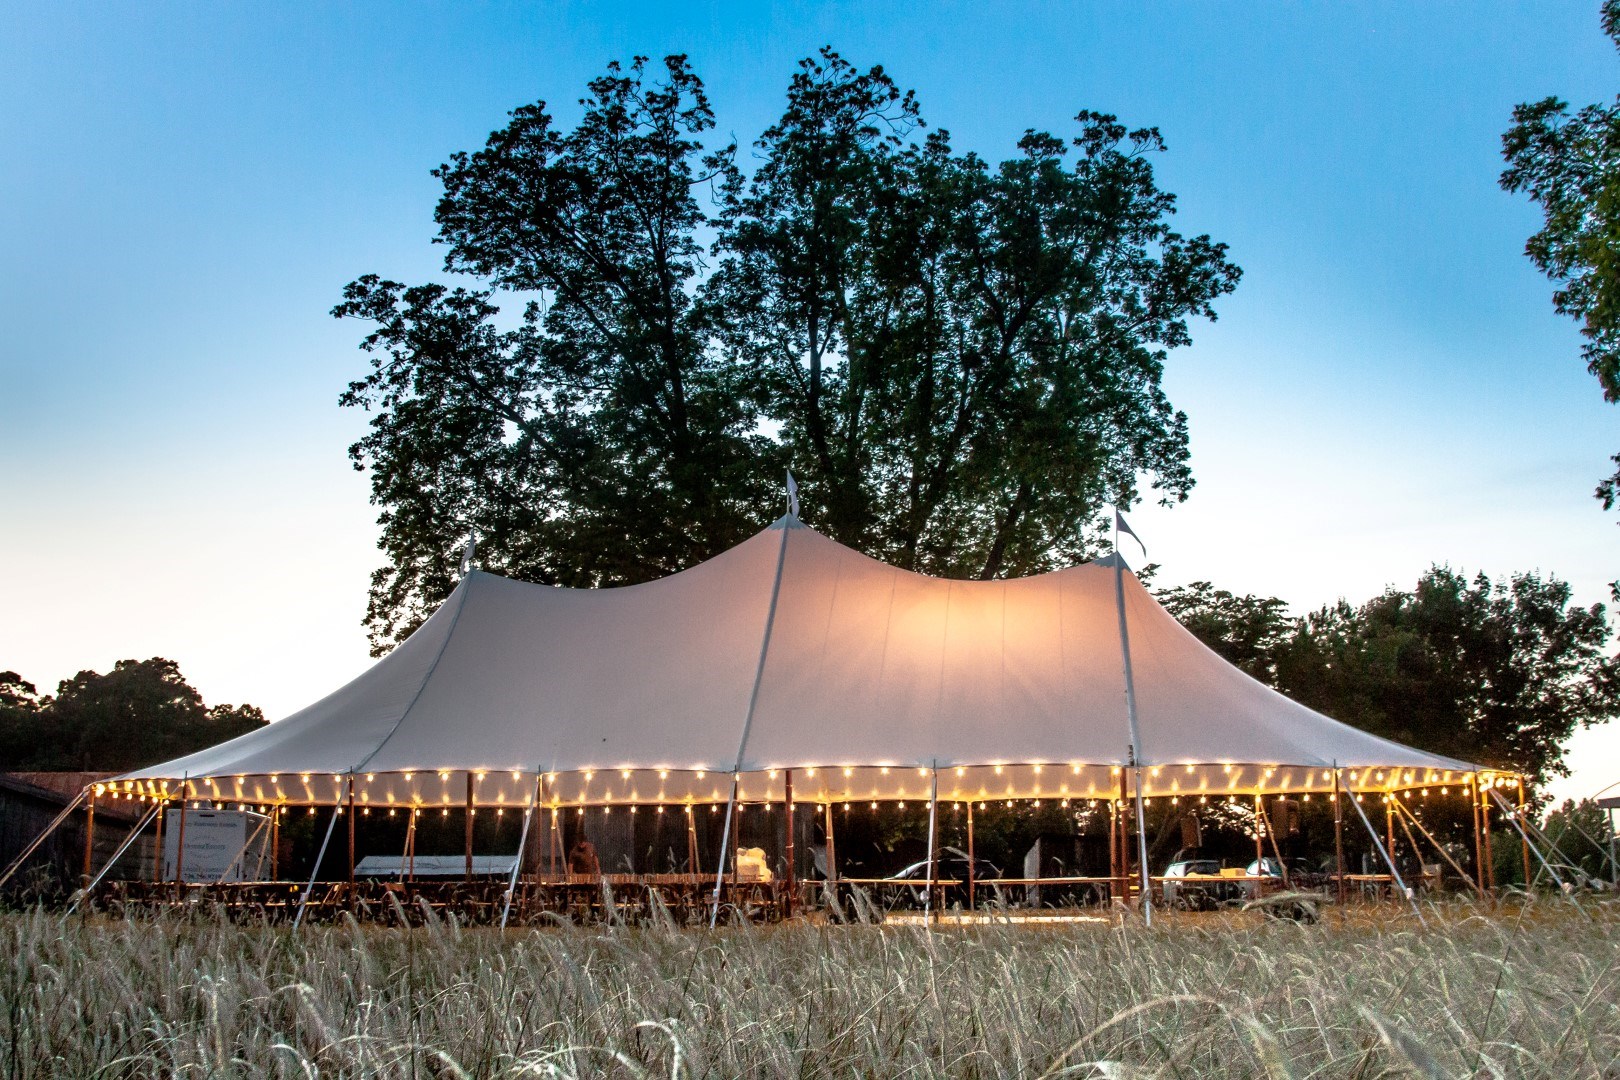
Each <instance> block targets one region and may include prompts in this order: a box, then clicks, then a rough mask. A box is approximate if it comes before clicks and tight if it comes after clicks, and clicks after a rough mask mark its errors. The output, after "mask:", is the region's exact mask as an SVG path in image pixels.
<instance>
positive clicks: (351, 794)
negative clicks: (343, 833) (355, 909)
mask: <svg viewBox="0 0 1620 1080" xmlns="http://www.w3.org/2000/svg"><path fill="white" fill-rule="evenodd" d="M348 814H349V873H348V877H347V879H346V880H347V881H348V884H349V903H350V904H351V905H352V904H353V903H354V784H353V782H352V781H351V782H350V784H349V810H348Z"/></svg>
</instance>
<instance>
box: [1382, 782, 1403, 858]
mask: <svg viewBox="0 0 1620 1080" xmlns="http://www.w3.org/2000/svg"><path fill="white" fill-rule="evenodd" d="M1398 798H1400V796H1399V795H1397V794H1395V792H1394V790H1390V791H1386V792H1385V793H1384V842H1385V844H1386V846H1387V848H1388V850H1389V857H1390V858H1391V859H1393V858H1395V852H1396V848H1395V807H1393V806H1391V805H1390V802H1391V800H1393V799H1398Z"/></svg>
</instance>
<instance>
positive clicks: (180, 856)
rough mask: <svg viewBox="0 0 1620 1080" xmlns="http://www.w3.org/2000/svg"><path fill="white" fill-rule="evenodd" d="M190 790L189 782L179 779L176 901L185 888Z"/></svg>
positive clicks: (175, 870) (175, 846) (175, 868)
mask: <svg viewBox="0 0 1620 1080" xmlns="http://www.w3.org/2000/svg"><path fill="white" fill-rule="evenodd" d="M190 789H191V782H190V781H189V780H186V779H181V781H180V828H179V829H178V830H177V831H176V832H175V834H174V891H175V898H176V899H179V898H180V897H181V896H182V895H183V894H184V892H185V888H186V886H185V881H186V878H185V871H186V796H187V795H188V794H189V793H190Z"/></svg>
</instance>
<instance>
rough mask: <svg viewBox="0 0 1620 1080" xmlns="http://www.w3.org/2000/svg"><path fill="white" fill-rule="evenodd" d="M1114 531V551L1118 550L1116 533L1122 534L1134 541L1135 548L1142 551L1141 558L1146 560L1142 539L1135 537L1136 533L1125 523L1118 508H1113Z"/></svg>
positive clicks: (1123, 516)
mask: <svg viewBox="0 0 1620 1080" xmlns="http://www.w3.org/2000/svg"><path fill="white" fill-rule="evenodd" d="M1114 529H1115V531H1116V536H1115V538H1114V550H1116V551H1117V550H1119V537H1118V535H1117V533H1124V534H1125V535H1126V536H1129V537H1130V538H1131V539H1132V540H1135V541H1136V546H1137V547H1139V548H1141V549H1142V558H1144V559H1145V558H1147V545H1146V544H1144V543H1142V538H1141V537H1140V536H1137V535H1136V531H1135V530H1134V529H1132V528H1131V527H1130V526H1129V525H1127V524H1126V523H1125V515H1124V514H1122V513H1120V512H1119V508H1118V507H1115V508H1114Z"/></svg>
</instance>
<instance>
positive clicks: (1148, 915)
mask: <svg viewBox="0 0 1620 1080" xmlns="http://www.w3.org/2000/svg"><path fill="white" fill-rule="evenodd" d="M1122 523H1123V519H1122V518H1121V517H1120V515H1119V511H1118V510H1117V509H1116V510H1115V511H1114V604H1115V607H1116V609H1117V610H1118V613H1119V651H1120V655H1121V657H1122V658H1123V659H1124V665H1125V715H1126V718H1127V720H1128V721H1129V722H1130V732H1131V742H1130V746H1129V748H1128V750H1127V755H1126V756H1127V759H1128V761H1129V763H1130V766H1131V770H1132V771H1133V772H1134V773H1135V775H1136V845H1137V858H1138V859H1140V860H1141V864H1142V867H1141V869H1142V915H1143V917H1144V918H1145V919H1146V920H1147V924H1148V925H1149V926H1152V925H1153V885H1152V883H1151V880H1150V877H1149V875H1150V874H1151V870H1150V869H1149V867H1148V850H1147V813H1146V811H1145V810H1144V809H1143V807H1142V731H1141V727H1140V725H1139V724H1138V723H1137V718H1136V679H1135V677H1134V676H1133V674H1132V672H1131V633H1130V629H1129V627H1128V626H1127V625H1126V620H1125V560H1124V558H1122V557H1121V556H1120V553H1119V527H1120V525H1121V524H1122ZM1131 535H1133V536H1134V535H1136V534H1135V533H1132V534H1131ZM1127 891H1129V890H1128V889H1127Z"/></svg>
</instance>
